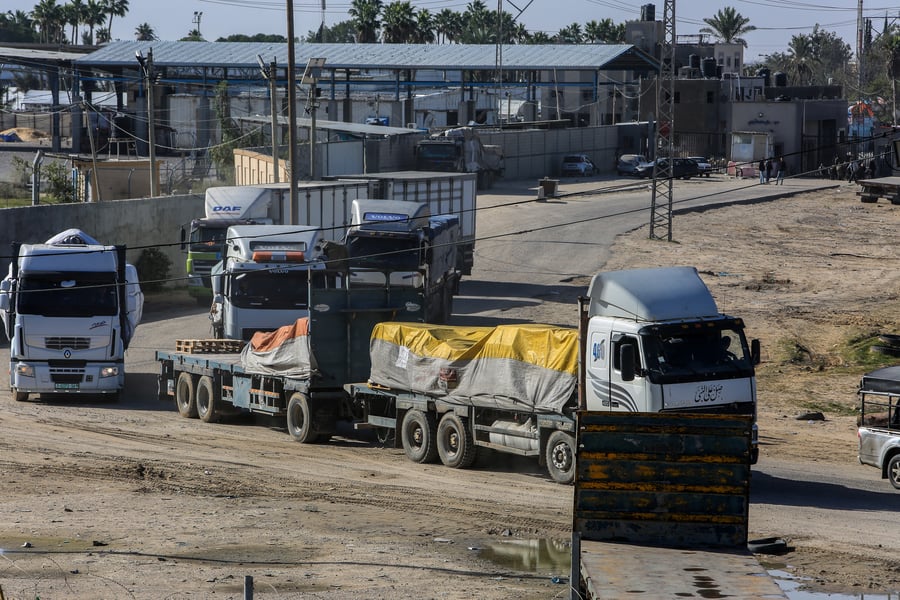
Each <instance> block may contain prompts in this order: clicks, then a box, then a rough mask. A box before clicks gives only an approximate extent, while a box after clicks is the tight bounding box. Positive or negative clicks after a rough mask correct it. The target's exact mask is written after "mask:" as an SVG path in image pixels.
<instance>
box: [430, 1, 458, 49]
mask: <svg viewBox="0 0 900 600" xmlns="http://www.w3.org/2000/svg"><path fill="white" fill-rule="evenodd" d="M458 20H459V13H458V12H456V11H454V10H451V9H449V8H444V9H441V12H439V13H438V14H436V15H435V16H434V29H435V32H436V33H437V35H438V43H440V44H443V43H444V42H445V41H446V42H452V41H453V34H454V31H455V23H456V22H457V21H458Z"/></svg>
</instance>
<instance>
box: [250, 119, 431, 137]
mask: <svg viewBox="0 0 900 600" xmlns="http://www.w3.org/2000/svg"><path fill="white" fill-rule="evenodd" d="M237 119H238V120H239V121H245V122H247V123H258V124H260V125H268V124H270V123H271V122H272V118H271V117H238V118H237ZM277 120H278V123H279V124H280V125H284V126H287V125H288V123H290V121H288V118H287V117H283V116H279V117H277ZM297 126H298V127H306V128H309V127H312V119H308V118H306V117H298V118H297ZM316 127H317V128H318V129H328V130H330V131H343V132H346V133H353V134H356V135H383V136H389V135H409V134H411V133H426V132H424V131H423V130H421V129H410V128H407V127H388V126H385V125H368V124H366V123H346V122H344V121H327V120H323V119H316Z"/></svg>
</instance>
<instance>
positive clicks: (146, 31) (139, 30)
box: [134, 23, 156, 42]
mask: <svg viewBox="0 0 900 600" xmlns="http://www.w3.org/2000/svg"><path fill="white" fill-rule="evenodd" d="M134 38H135V39H136V40H137V41H139V42H152V41H153V40H155V39H156V32H155V31H153V28H152V27H150V23H141V24H140V25H138V26H137V27H135V28H134Z"/></svg>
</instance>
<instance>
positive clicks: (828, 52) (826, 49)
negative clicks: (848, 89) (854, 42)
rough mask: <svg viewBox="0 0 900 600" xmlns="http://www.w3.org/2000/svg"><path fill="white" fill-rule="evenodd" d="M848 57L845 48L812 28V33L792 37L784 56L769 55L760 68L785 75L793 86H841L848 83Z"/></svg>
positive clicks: (834, 37) (831, 36)
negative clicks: (792, 82)
mask: <svg viewBox="0 0 900 600" xmlns="http://www.w3.org/2000/svg"><path fill="white" fill-rule="evenodd" d="M852 56H853V53H852V52H851V51H850V45H849V44H847V43H845V42H844V41H843V40H842V39H841V38H839V37H838V36H837V34H836V33H834V32H832V31H824V30H822V29H819V25H818V24H816V25H815V26H814V27H813V30H812V33H809V34H797V35H794V36H792V37H791V41H790V43H789V44H788V50H787V52H776V53H774V54H770V55H768V56H766V57H765V58H764V60H763V64H764V65H765V66H767V67H769V68H770V69H772V70H774V71H783V72H784V73H787V74H788V76H789V77H790V78H791V79H792V80H793V81H794V82H795V83H797V85H826V84H827V83H828V80H829V79H831V80H833V82H834V83H836V84H837V85H845V84H847V83H849V82H850V75H851V74H850V72H849V71H848V68H847V66H848V64H849V63H850V58H851V57H852Z"/></svg>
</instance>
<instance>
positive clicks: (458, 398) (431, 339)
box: [369, 322, 578, 413]
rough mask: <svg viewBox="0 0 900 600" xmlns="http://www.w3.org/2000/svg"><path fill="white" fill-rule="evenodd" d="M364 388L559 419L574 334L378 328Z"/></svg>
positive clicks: (571, 375)
mask: <svg viewBox="0 0 900 600" xmlns="http://www.w3.org/2000/svg"><path fill="white" fill-rule="evenodd" d="M370 356H371V359H372V368H371V374H370V377H369V382H370V384H373V385H376V386H383V387H388V388H396V389H403V390H409V391H412V392H418V393H422V394H428V395H433V396H438V397H441V399H442V400H443V401H445V402H450V403H453V402H458V403H460V404H465V405H476V406H482V407H490V408H498V409H507V410H534V411H536V412H548V413H559V412H561V411H562V409H563V407H564V406H565V405H566V404H567V403H568V402H569V401H570V400H571V399H572V398H573V395H574V392H575V385H576V381H577V373H578V332H577V331H576V330H574V329H569V328H564V327H556V326H552V325H500V326H497V327H446V326H437V325H428V324H423V323H397V322H393V323H379V324H378V325H377V326H376V327H375V329H374V330H373V331H372V338H371V344H370Z"/></svg>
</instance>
